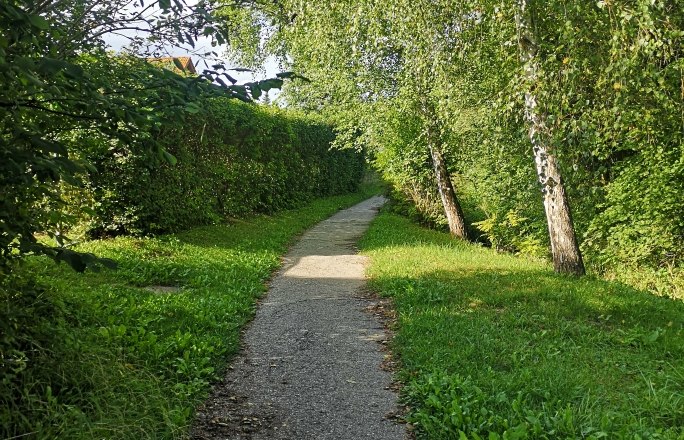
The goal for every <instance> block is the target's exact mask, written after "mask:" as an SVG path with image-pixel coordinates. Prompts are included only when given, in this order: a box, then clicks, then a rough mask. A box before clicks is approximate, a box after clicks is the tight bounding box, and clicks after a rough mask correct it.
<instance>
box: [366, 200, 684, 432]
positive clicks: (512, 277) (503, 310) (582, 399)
mask: <svg viewBox="0 0 684 440" xmlns="http://www.w3.org/2000/svg"><path fill="white" fill-rule="evenodd" d="M362 251H363V252H364V253H365V254H367V255H369V256H370V258H371V261H372V264H371V266H370V268H369V269H368V274H369V276H370V278H371V286H372V287H373V288H374V289H375V290H377V291H378V292H380V293H381V294H382V295H385V296H389V297H392V298H393V299H394V302H395V306H396V309H397V316H398V318H397V322H396V337H395V339H394V341H393V343H392V347H393V350H394V352H395V353H396V354H397V355H398V358H399V359H400V365H401V367H400V371H399V373H398V377H399V379H400V380H401V381H402V382H403V384H404V388H403V391H402V399H403V401H404V402H405V403H406V404H407V405H408V406H409V407H410V413H409V414H408V416H407V419H408V421H409V422H410V427H411V428H412V429H414V430H415V433H416V436H417V437H418V438H420V439H440V440H441V439H479V438H484V439H499V438H506V439H563V438H573V439H574V438H592V439H594V438H596V439H597V438H611V439H612V438H616V439H622V438H625V439H626V438H629V439H660V438H662V439H682V438H684V303H683V302H682V301H680V300H673V299H667V298H662V297H656V296H654V295H652V294H649V293H647V292H642V291H638V290H634V289H632V288H630V287H627V286H625V285H621V284H618V283H614V282H607V281H603V280H599V279H595V278H592V277H583V278H570V277H565V276H559V275H556V274H554V273H553V271H552V268H550V266H549V265H548V264H547V263H545V262H541V261H536V260H530V259H526V258H523V257H516V256H513V255H506V254H501V253H497V252H495V251H493V250H491V249H487V248H484V247H482V246H479V245H476V244H470V243H463V242H458V241H456V240H453V239H451V238H450V237H449V236H448V235H447V234H443V233H440V232H435V231H429V230H426V229H422V228H420V227H418V226H416V225H414V224H412V223H410V222H409V221H408V220H406V219H404V218H401V217H398V216H396V215H393V214H389V213H383V214H381V215H380V216H379V217H378V218H377V219H376V221H375V222H374V224H373V225H372V227H371V229H370V230H369V232H368V233H367V235H366V236H365V238H364V239H363V241H362Z"/></svg>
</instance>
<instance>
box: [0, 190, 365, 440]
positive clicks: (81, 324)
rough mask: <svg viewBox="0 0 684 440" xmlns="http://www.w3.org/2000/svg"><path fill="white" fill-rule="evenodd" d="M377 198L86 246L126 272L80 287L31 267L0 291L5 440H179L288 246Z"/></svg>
mask: <svg viewBox="0 0 684 440" xmlns="http://www.w3.org/2000/svg"><path fill="white" fill-rule="evenodd" d="M375 191H376V188H372V187H367V188H366V190H364V191H362V192H361V193H358V194H353V195H348V196H338V197H332V198H327V199H323V200H319V201H316V202H314V203H312V204H311V205H309V206H307V207H304V208H302V209H297V210H292V211H287V212H283V213H280V214H278V215H275V216H273V217H255V218H251V219H246V220H244V221H238V222H235V223H234V224H231V225H224V226H209V227H202V228H197V229H193V230H190V231H188V232H185V233H181V234H176V235H171V236H162V237H158V238H130V237H129V238H125V237H122V238H118V239H113V240H105V241H92V242H88V243H85V244H83V245H81V246H80V248H79V250H81V251H88V252H94V253H96V254H97V255H99V256H104V257H110V258H114V259H115V260H117V261H118V263H119V269H118V270H116V271H102V272H99V273H92V272H91V273H85V274H78V273H75V272H73V271H71V270H70V269H69V268H68V267H67V266H65V265H60V266H56V265H55V264H54V263H52V262H51V261H49V260H47V259H43V258H34V259H31V260H30V261H28V262H27V263H26V265H25V267H24V270H25V273H24V274H23V276H21V277H19V278H18V279H17V278H15V279H13V280H12V281H11V282H9V281H8V280H5V281H4V282H3V283H1V285H0V299H2V302H0V307H1V309H0V330H1V332H0V361H1V362H0V438H3V439H4V438H11V437H14V436H21V438H32V439H33V438H39V439H48V438H49V439H53V438H69V439H79V438H83V439H93V438H103V439H156V438H164V439H171V438H183V437H184V436H186V435H187V426H188V424H189V423H190V421H191V418H192V414H193V410H194V408H195V406H196V405H197V404H198V403H200V402H201V401H202V400H203V398H204V397H205V396H206V394H207V392H208V390H209V384H210V383H211V382H212V381H214V380H216V379H217V378H219V377H220V374H221V372H222V371H224V370H225V367H226V364H227V360H228V359H229V357H230V356H231V355H233V354H234V353H235V352H236V351H237V350H238V348H239V339H240V330H241V328H242V327H243V326H244V325H245V323H247V322H248V321H249V320H250V319H251V318H252V316H253V314H254V310H255V303H256V300H257V298H258V297H259V296H260V295H261V294H262V293H263V292H264V291H265V289H266V282H267V280H268V279H269V277H270V276H271V274H272V273H273V271H274V270H275V269H277V268H278V267H279V266H280V256H281V255H282V254H283V253H284V252H285V251H286V249H287V246H288V244H289V243H290V242H291V241H292V240H293V238H294V237H295V236H297V235H298V234H300V233H301V232H303V231H304V230H305V229H307V228H308V227H310V226H311V225H313V224H315V223H317V222H318V221H320V220H323V219H325V218H327V217H328V216H330V215H331V214H332V213H334V212H335V211H337V210H338V209H340V208H342V207H347V206H350V205H352V204H354V203H356V202H359V201H361V200H363V199H364V198H366V197H368V196H370V195H372V194H373V193H375ZM29 273H30V274H31V275H32V276H29V275H28V274H29ZM31 278H34V279H36V280H37V285H32V282H31V281H27V280H30V279H31ZM151 285H164V286H176V287H178V288H180V290H179V291H177V292H172V293H155V292H151V291H148V290H145V289H144V287H146V286H151ZM8 286H10V287H8Z"/></svg>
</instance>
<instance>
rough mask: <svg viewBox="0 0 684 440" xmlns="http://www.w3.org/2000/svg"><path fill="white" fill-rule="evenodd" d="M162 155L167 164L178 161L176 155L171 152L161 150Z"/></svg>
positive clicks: (174, 163)
mask: <svg viewBox="0 0 684 440" xmlns="http://www.w3.org/2000/svg"><path fill="white" fill-rule="evenodd" d="M162 155H163V157H164V160H165V161H166V162H167V163H168V164H169V165H176V163H178V159H176V156H174V155H173V154H171V153H169V152H168V151H166V150H163V151H162Z"/></svg>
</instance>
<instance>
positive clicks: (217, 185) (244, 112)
mask: <svg viewBox="0 0 684 440" xmlns="http://www.w3.org/2000/svg"><path fill="white" fill-rule="evenodd" d="M155 136H156V137H157V140H158V141H160V143H161V144H162V145H163V146H164V148H165V149H166V150H167V151H168V152H169V153H171V154H172V155H173V156H175V157H176V158H177V163H176V164H175V165H171V164H169V163H166V162H164V163H159V161H156V163H155V160H151V158H150V157H149V154H148V153H146V152H144V151H136V150H135V148H134V147H131V146H122V145H117V146H114V147H112V148H107V149H104V148H102V145H100V144H98V145H97V146H96V147H94V148H93V149H91V150H89V152H88V153H87V155H88V156H89V157H87V159H88V160H89V161H90V162H91V163H93V164H94V165H95V167H96V168H97V169H98V171H99V172H98V173H97V174H94V175H92V176H91V177H90V179H89V182H88V184H87V186H88V191H87V192H88V199H90V200H88V202H87V205H89V206H91V207H94V209H93V212H92V213H91V218H90V220H89V221H88V225H87V228H88V232H89V234H90V235H91V236H103V235H120V234H148V233H163V232H173V231H178V230H182V229H186V228H188V227H192V226H197V225H201V224H209V223H214V222H216V221H220V220H222V219H226V218H232V217H241V216H244V215H248V214H254V213H266V214H268V213H272V212H276V211H279V210H282V209H288V208H293V207H296V206H300V205H302V204H303V203H305V202H307V201H309V200H311V199H313V198H315V197H321V196H327V195H335V194H342V193H346V192H349V191H353V190H355V189H356V188H357V185H358V183H359V181H360V179H361V176H362V174H363V168H364V160H363V157H362V155H361V154H359V153H357V152H355V151H351V150H336V149H331V148H330V143H331V142H332V141H333V139H334V132H333V130H332V128H331V127H330V126H329V125H327V124H325V123H322V122H318V121H314V120H312V118H311V117H304V116H303V115H298V114H293V113H292V112H289V111H288V112H285V111H283V110H280V109H276V108H271V107H264V106H257V105H253V104H245V103H241V102H237V101H235V100H228V99H213V100H210V101H208V102H207V103H206V104H205V105H204V106H203V108H202V109H201V110H200V111H199V112H197V113H194V114H188V116H187V117H185V118H184V122H183V123H182V124H178V125H176V126H164V127H162V128H161V129H160V130H159V132H158V133H157V134H156V135H155Z"/></svg>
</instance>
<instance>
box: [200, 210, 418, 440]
mask: <svg viewBox="0 0 684 440" xmlns="http://www.w3.org/2000/svg"><path fill="white" fill-rule="evenodd" d="M384 202H385V199H384V198H382V197H373V198H371V199H369V200H366V201H365V202H362V203H360V204H358V205H356V206H354V207H352V208H349V209H346V210H344V211H341V212H339V213H337V214H336V215H334V216H333V217H331V218H329V219H328V220H326V221H324V222H322V223H319V224H318V225H317V226H315V227H314V228H312V229H311V230H309V231H308V232H307V233H305V234H304V235H303V236H302V238H301V240H300V241H299V242H298V243H297V244H296V245H295V246H294V247H293V248H292V249H291V250H290V252H289V253H288V254H287V256H286V257H285V264H284V267H283V268H282V269H281V271H280V272H279V273H278V275H277V276H276V277H275V278H274V279H273V280H272V282H271V285H270V290H269V292H268V294H267V296H266V297H265V298H264V299H263V301H262V302H261V305H260V307H259V309H258V311H257V314H256V317H255V319H254V321H253V322H252V323H251V325H250V326H249V327H248V329H247V330H246V332H245V335H244V349H243V350H242V352H241V354H240V355H239V356H238V357H237V358H236V359H235V360H234V362H233V364H232V366H231V367H230V370H229V372H228V374H227V376H226V378H225V380H224V381H223V383H220V384H218V385H216V387H215V389H214V392H213V394H212V396H211V397H210V398H209V399H208V400H207V402H206V403H205V404H204V405H203V406H201V407H200V408H199V409H198V413H197V417H196V420H195V424H194V426H193V427H192V429H191V437H192V438H193V439H196V440H199V439H276V440H278V439H297V440H298V439H316V440H321V439H335V440H343V439H349V440H352V439H354V440H356V439H375V440H390V439H397V440H399V439H404V438H406V433H405V431H406V430H405V428H404V426H403V425H400V424H397V423H396V422H395V421H394V420H393V415H394V414H396V413H397V396H396V394H395V393H394V392H393V391H392V390H391V388H392V383H391V381H392V378H391V374H390V373H389V372H387V371H383V370H382V369H381V364H382V362H383V358H384V357H385V356H384V355H383V352H382V342H383V341H384V340H385V339H386V337H387V336H386V334H385V331H384V329H383V325H382V323H381V322H380V320H379V319H378V317H377V316H374V315H373V314H370V313H367V312H364V310H369V309H372V307H373V304H372V300H371V299H368V298H363V297H362V296H361V295H359V293H360V292H362V289H363V286H364V283H365V280H364V266H365V264H366V258H365V257H363V256H360V255H356V249H355V247H354V245H355V243H356V242H357V241H358V239H359V238H360V237H361V235H362V234H363V233H364V232H365V230H366V229H367V227H368V225H369V223H370V222H371V220H372V219H373V218H374V217H375V215H376V214H377V211H378V209H379V208H380V207H381V206H382V204H383V203H384Z"/></svg>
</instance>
